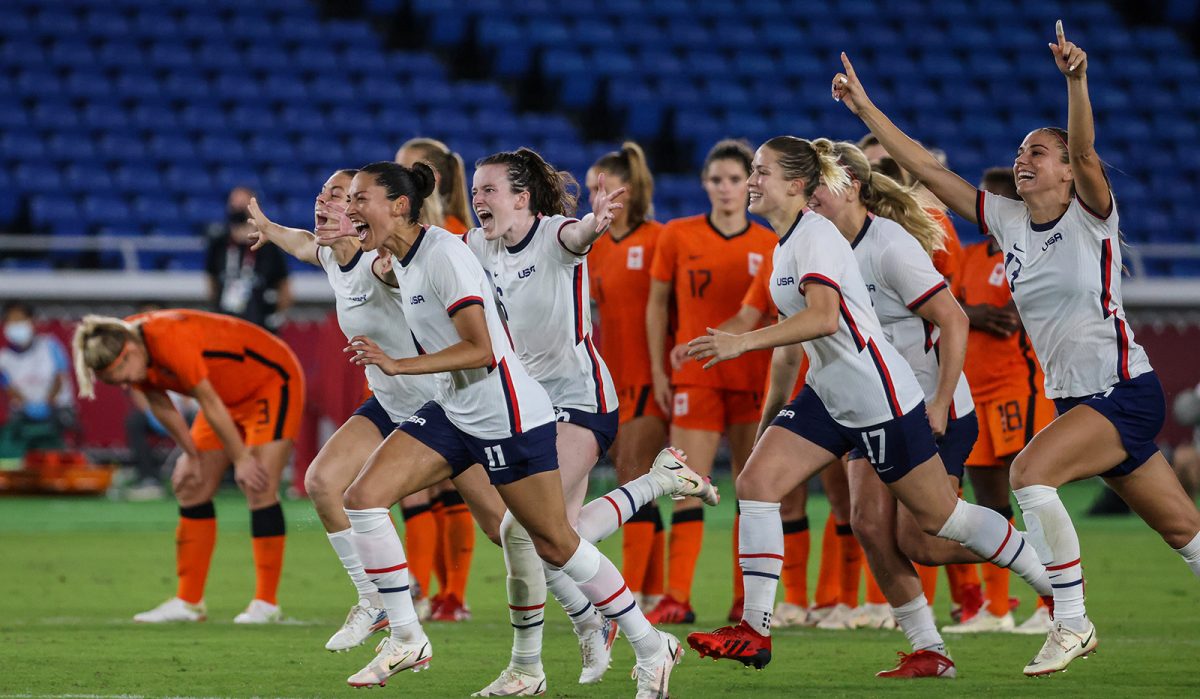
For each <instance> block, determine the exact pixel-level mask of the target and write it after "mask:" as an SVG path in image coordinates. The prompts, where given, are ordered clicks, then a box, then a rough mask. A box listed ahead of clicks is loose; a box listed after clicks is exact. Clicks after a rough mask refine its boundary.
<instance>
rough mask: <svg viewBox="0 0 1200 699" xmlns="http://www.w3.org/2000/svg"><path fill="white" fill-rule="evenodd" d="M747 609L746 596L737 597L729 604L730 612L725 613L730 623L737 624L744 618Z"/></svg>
mask: <svg viewBox="0 0 1200 699" xmlns="http://www.w3.org/2000/svg"><path fill="white" fill-rule="evenodd" d="M745 609H746V598H745V597H735V598H733V604H731V605H729V614H727V615H725V618H726V619H728V620H729V621H730V623H733V624H736V623H738V622H739V621H741V620H742V612H743V611H745Z"/></svg>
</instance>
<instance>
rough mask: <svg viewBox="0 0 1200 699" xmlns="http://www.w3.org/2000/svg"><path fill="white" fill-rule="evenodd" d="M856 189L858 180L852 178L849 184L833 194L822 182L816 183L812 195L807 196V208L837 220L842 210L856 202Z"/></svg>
mask: <svg viewBox="0 0 1200 699" xmlns="http://www.w3.org/2000/svg"><path fill="white" fill-rule="evenodd" d="M858 189H859V187H858V180H854V181H853V182H852V183H851V186H849V187H846V188H845V189H843V190H842V193H841V194H834V193H833V192H831V191H829V187H827V186H825V184H824V183H822V184H820V185H817V188H816V189H815V190H814V191H813V194H812V196H811V197H809V198H808V208H810V209H812V210H813V211H815V212H817V213H818V214H821V215H822V216H824V217H825V218H827V219H829V220H830V221H837V220H838V216H840V215H841V214H842V212H843V211H845V210H846V209H847V208H849V207H851V206H853V205H854V204H855V203H857V202H858Z"/></svg>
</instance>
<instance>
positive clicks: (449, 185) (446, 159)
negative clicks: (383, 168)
mask: <svg viewBox="0 0 1200 699" xmlns="http://www.w3.org/2000/svg"><path fill="white" fill-rule="evenodd" d="M406 148H412V149H413V150H415V151H418V152H419V153H420V154H421V159H422V160H426V161H428V162H429V164H430V165H432V166H433V169H434V170H436V171H437V173H438V174H439V175H441V176H442V177H441V182H440V183H439V184H438V197H439V198H441V200H442V207H443V209H444V211H445V213H447V214H450V215H451V216H454V217H455V218H457V219H458V220H460V221H462V222H463V223H466V222H468V221H470V220H471V207H470V205H469V204H468V203H467V173H466V167H465V166H464V165H463V159H462V156H461V155H459V154H458V153H455V152H454V151H452V150H450V147H449V146H447V145H446V144H445V143H442V142H441V141H439V140H437V139H436V138H410V139H409V140H407V141H405V142H404V145H402V146H400V151H397V153H396V157H397V158H399V156H400V152H403V151H404V150H405V149H406Z"/></svg>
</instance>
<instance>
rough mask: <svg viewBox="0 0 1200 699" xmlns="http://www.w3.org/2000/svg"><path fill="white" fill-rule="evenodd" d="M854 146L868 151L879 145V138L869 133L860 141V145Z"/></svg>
mask: <svg viewBox="0 0 1200 699" xmlns="http://www.w3.org/2000/svg"><path fill="white" fill-rule="evenodd" d="M854 145H856V146H858V149H859V150H866V149H868V148H870V147H871V146H877V145H879V137H878V136H876V135H875V134H873V133H869V134H867V135H866V136H863V137H862V138H860V139H858V143H855V144H854Z"/></svg>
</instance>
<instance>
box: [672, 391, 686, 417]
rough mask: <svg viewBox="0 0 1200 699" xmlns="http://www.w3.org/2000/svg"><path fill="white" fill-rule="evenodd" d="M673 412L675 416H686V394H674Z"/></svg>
mask: <svg viewBox="0 0 1200 699" xmlns="http://www.w3.org/2000/svg"><path fill="white" fill-rule="evenodd" d="M674 412H675V414H676V415H687V414H688V394H686V393H676V394H675V411H674Z"/></svg>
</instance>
